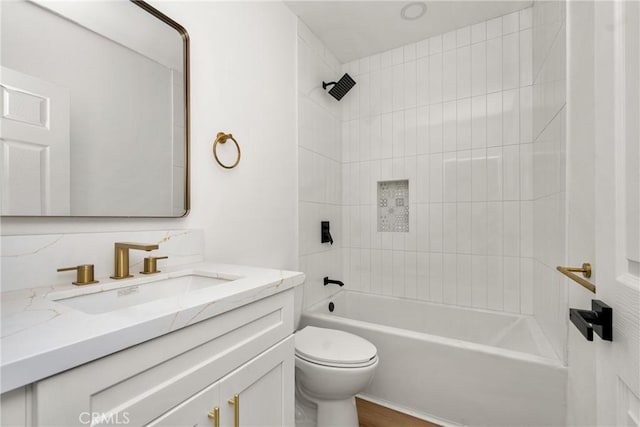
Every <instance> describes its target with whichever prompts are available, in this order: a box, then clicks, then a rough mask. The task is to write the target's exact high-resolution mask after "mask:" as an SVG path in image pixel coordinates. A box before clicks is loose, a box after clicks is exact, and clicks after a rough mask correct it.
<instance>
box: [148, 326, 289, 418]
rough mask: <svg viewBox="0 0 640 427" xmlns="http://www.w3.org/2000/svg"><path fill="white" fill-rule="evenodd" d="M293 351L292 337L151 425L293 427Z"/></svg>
mask: <svg viewBox="0 0 640 427" xmlns="http://www.w3.org/2000/svg"><path fill="white" fill-rule="evenodd" d="M293 348H294V343H293V336H291V337H289V338H287V339H285V340H284V341H282V342H280V343H279V344H277V345H275V346H274V347H272V348H270V349H269V350H267V351H266V352H264V353H263V354H261V355H259V356H258V357H256V358H254V359H253V360H251V361H250V362H248V363H246V364H245V365H243V366H241V367H240V368H238V369H237V370H235V371H233V372H232V373H230V374H229V375H227V376H225V377H224V378H223V379H221V380H220V381H218V382H216V383H214V384H212V385H211V386H209V387H207V388H206V389H204V390H203V391H201V392H200V393H198V394H197V395H195V396H193V397H192V398H190V399H188V400H187V401H185V402H184V403H182V404H180V405H179V406H178V407H176V408H174V409H172V410H171V411H169V412H167V413H166V414H164V415H162V416H161V417H160V418H158V419H156V420H154V421H152V422H151V423H149V424H148V426H149V427H175V426H215V427H218V426H220V427H227V426H229V427H231V426H235V425H240V426H253V427H265V426H293V424H294V421H293V419H292V416H293V405H294V403H293V402H294V393H293V387H290V386H289V385H292V384H293V363H294V362H293V359H292V358H291V354H292V352H293ZM236 405H237V406H238V408H239V410H238V411H236ZM216 409H217V410H216ZM216 417H218V420H216Z"/></svg>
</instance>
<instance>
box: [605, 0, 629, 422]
mask: <svg viewBox="0 0 640 427" xmlns="http://www.w3.org/2000/svg"><path fill="white" fill-rule="evenodd" d="M595 17H596V18H595V30H596V34H595V39H596V40H598V41H599V42H600V43H601V44H600V45H599V46H600V48H599V49H596V57H595V62H594V64H595V73H596V83H597V85H596V94H597V96H596V97H595V103H596V105H597V107H596V118H597V120H596V159H597V162H596V180H595V182H596V192H595V195H596V239H595V241H596V266H595V270H594V271H595V272H596V277H595V279H596V282H597V290H598V294H597V298H598V299H601V300H602V301H604V302H605V303H607V304H609V305H610V306H611V307H612V308H613V341H612V342H606V341H602V340H594V344H595V345H596V354H597V356H596V357H597V359H596V360H597V362H596V370H597V373H596V381H597V390H598V391H597V412H598V416H597V417H598V424H599V425H624V426H638V425H640V413H639V412H638V411H640V405H639V404H638V402H640V399H639V398H638V396H640V268H639V266H640V263H639V262H638V261H639V258H640V254H639V248H640V227H639V224H640V214H639V213H638V206H639V203H640V182H639V180H640V174H639V172H638V170H639V169H640V149H639V148H638V145H639V144H640V140H639V136H640V135H639V133H638V122H640V110H639V109H638V105H639V101H640V90H639V87H638V76H639V70H640V68H639V64H640V62H639V61H640V38H639V35H640V33H638V26H639V25H640V8H639V6H638V2H629V1H619V0H617V1H614V2H597V3H596V14H595ZM598 84H600V85H598Z"/></svg>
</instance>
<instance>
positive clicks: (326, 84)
mask: <svg viewBox="0 0 640 427" xmlns="http://www.w3.org/2000/svg"><path fill="white" fill-rule="evenodd" d="M336 84H338V82H329V83H325V82H322V89H326V88H327V86H329V85H336Z"/></svg>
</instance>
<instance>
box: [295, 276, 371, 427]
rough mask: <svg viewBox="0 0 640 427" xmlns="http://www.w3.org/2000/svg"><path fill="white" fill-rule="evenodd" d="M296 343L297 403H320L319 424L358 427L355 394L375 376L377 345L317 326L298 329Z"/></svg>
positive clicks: (329, 426)
mask: <svg viewBox="0 0 640 427" xmlns="http://www.w3.org/2000/svg"><path fill="white" fill-rule="evenodd" d="M298 288H302V286H299V287H298ZM300 299H302V298H300ZM300 302H301V301H300ZM300 308H301V305H300ZM300 311H301V310H300ZM298 323H299V317H296V326H298ZM295 347H296V354H295V366H296V373H295V376H296V400H298V401H299V402H297V403H301V404H303V405H305V404H307V405H308V404H309V402H310V403H312V404H315V406H317V418H316V425H317V427H358V414H357V411H356V403H355V397H354V396H355V395H356V394H357V393H359V392H360V391H362V390H363V389H364V388H365V387H366V386H367V385H369V382H371V379H372V378H373V374H374V372H375V370H376V367H377V366H378V356H377V350H376V347H375V346H374V345H373V344H371V343H370V342H369V341H367V340H365V339H364V338H361V337H359V336H357V335H354V334H350V333H348V332H344V331H339V330H335V329H326V328H316V327H314V326H307V327H305V328H303V329H302V330H300V331H298V332H296V333H295Z"/></svg>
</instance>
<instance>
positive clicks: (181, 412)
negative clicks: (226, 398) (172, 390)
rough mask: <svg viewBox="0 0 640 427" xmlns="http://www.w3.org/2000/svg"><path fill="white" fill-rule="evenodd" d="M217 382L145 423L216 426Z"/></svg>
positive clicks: (151, 426)
mask: <svg viewBox="0 0 640 427" xmlns="http://www.w3.org/2000/svg"><path fill="white" fill-rule="evenodd" d="M219 384H220V383H219V382H216V383H214V384H211V385H210V386H209V387H207V388H205V389H204V390H202V391H201V392H200V393H198V394H196V395H195V396H193V397H192V398H191V399H188V400H187V401H185V402H183V403H181V404H180V405H178V406H177V407H175V408H173V409H172V410H170V411H169V412H167V413H166V414H164V415H162V416H161V417H159V418H157V419H156V420H153V421H152V422H151V423H149V424H147V426H148V427H162V426H166V427H175V426H193V427H204V426H207V427H216V426H217V425H219V422H220V421H219V420H218V423H216V420H215V418H216V417H220V405H219V403H218V402H219V400H220V399H219V395H220V391H219V388H220V386H219Z"/></svg>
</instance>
